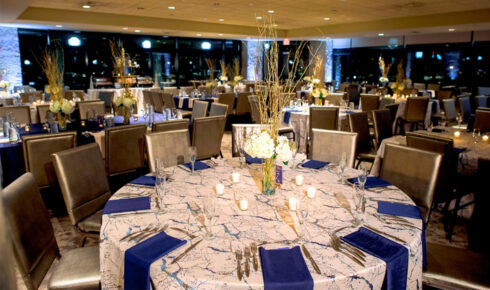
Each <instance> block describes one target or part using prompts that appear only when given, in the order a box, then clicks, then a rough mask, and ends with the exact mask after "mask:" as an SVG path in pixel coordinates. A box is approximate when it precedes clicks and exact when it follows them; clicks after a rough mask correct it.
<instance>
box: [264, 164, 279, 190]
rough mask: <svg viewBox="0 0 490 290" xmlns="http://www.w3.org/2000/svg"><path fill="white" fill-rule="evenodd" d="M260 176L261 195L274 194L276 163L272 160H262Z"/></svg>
mask: <svg viewBox="0 0 490 290" xmlns="http://www.w3.org/2000/svg"><path fill="white" fill-rule="evenodd" d="M262 174H263V175H262V193H263V194H265V195H273V194H274V193H276V162H275V159H274V158H268V159H265V160H264V163H263V168H262Z"/></svg>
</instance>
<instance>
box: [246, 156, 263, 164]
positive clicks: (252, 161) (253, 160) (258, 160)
mask: <svg viewBox="0 0 490 290" xmlns="http://www.w3.org/2000/svg"><path fill="white" fill-rule="evenodd" d="M245 161H246V162H247V163H248V164H256V163H264V159H263V158H255V157H252V156H250V155H247V156H245Z"/></svg>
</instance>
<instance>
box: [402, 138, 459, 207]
mask: <svg viewBox="0 0 490 290" xmlns="http://www.w3.org/2000/svg"><path fill="white" fill-rule="evenodd" d="M407 146H408V147H412V148H417V149H420V150H425V151H430V152H434V153H438V154H441V166H440V169H439V175H438V177H437V186H436V189H435V190H436V192H435V193H434V194H435V196H436V198H438V197H439V198H444V199H445V200H448V198H450V197H451V193H452V188H453V186H452V185H454V177H455V176H456V172H457V169H458V167H457V166H458V160H457V156H456V155H455V154H454V143H453V140H452V139H450V138H443V137H438V136H429V135H427V134H425V133H418V132H409V133H407Z"/></svg>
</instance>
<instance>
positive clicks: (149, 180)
mask: <svg viewBox="0 0 490 290" xmlns="http://www.w3.org/2000/svg"><path fill="white" fill-rule="evenodd" d="M129 183H130V184H137V185H145V186H155V176H146V175H143V176H140V177H138V178H136V179H134V180H132V181H131V182H129Z"/></svg>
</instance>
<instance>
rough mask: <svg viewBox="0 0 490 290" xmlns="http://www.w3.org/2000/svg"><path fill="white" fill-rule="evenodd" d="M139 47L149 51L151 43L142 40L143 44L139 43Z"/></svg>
mask: <svg viewBox="0 0 490 290" xmlns="http://www.w3.org/2000/svg"><path fill="white" fill-rule="evenodd" d="M141 46H143V48H145V49H150V48H151V41H150V40H148V39H147V40H143V42H141Z"/></svg>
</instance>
